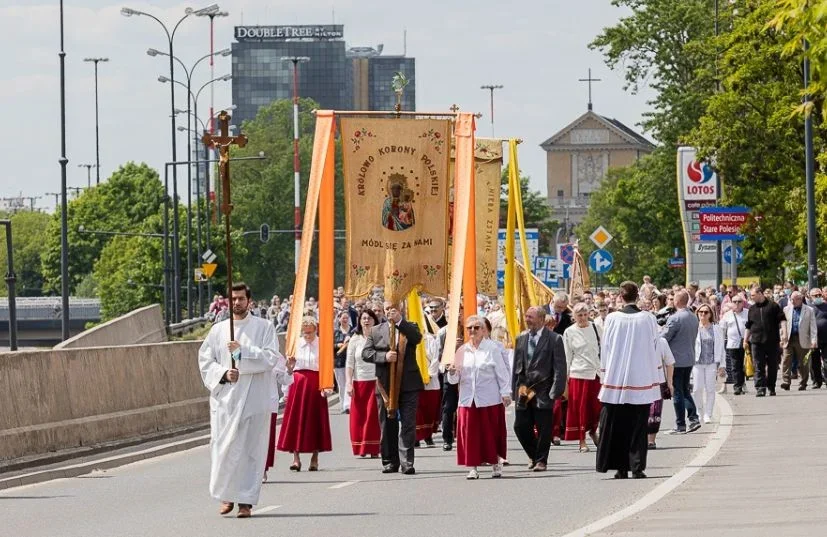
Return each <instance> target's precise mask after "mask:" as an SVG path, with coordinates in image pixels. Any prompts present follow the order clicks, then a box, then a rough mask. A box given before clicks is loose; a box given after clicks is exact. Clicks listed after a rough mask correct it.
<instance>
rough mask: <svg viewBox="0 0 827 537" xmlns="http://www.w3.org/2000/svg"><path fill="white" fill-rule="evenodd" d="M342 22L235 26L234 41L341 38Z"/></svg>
mask: <svg viewBox="0 0 827 537" xmlns="http://www.w3.org/2000/svg"><path fill="white" fill-rule="evenodd" d="M344 28H345V27H344V25H343V24H325V25H320V26H316V25H298V26H236V27H235V39H236V41H284V40H285V39H342V38H343V37H344V34H345V32H344Z"/></svg>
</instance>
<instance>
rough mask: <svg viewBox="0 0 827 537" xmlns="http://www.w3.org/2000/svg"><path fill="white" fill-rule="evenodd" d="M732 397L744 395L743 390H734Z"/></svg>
mask: <svg viewBox="0 0 827 537" xmlns="http://www.w3.org/2000/svg"><path fill="white" fill-rule="evenodd" d="M732 393H733V394H734V395H744V390H742V389H741V388H735V391H733V392H732Z"/></svg>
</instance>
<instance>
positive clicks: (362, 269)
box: [353, 265, 370, 278]
mask: <svg viewBox="0 0 827 537" xmlns="http://www.w3.org/2000/svg"><path fill="white" fill-rule="evenodd" d="M368 270H370V267H369V266H367V265H353V273H354V274H355V275H356V277H357V278H361V277H362V276H364V275H365V274H367V273H368Z"/></svg>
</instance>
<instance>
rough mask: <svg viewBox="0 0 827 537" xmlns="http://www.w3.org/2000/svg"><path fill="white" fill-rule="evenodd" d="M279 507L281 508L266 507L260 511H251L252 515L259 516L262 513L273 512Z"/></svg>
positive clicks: (275, 506)
mask: <svg viewBox="0 0 827 537" xmlns="http://www.w3.org/2000/svg"><path fill="white" fill-rule="evenodd" d="M279 507H281V506H280V505H268V506H267V507H262V508H261V509H256V510H255V511H253V514H254V515H261V514H263V513H269V512H270V511H275V510H276V509H278V508H279Z"/></svg>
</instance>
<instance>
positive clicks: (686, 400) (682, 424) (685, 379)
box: [672, 367, 698, 429]
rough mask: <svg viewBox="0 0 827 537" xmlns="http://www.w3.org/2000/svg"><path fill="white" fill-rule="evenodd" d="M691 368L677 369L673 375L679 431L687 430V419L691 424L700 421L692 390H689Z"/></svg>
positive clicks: (673, 402) (676, 419)
mask: <svg viewBox="0 0 827 537" xmlns="http://www.w3.org/2000/svg"><path fill="white" fill-rule="evenodd" d="M691 374H692V368H691V367H676V368H675V372H674V373H673V374H672V385H673V386H674V388H675V393H673V394H672V405H673V406H674V407H675V426H676V427H677V428H678V429H685V428H686V419H687V418H689V423H695V422H697V421H698V407H697V406H695V400H694V399H692V390H690V389H689V376H690V375H691Z"/></svg>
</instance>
